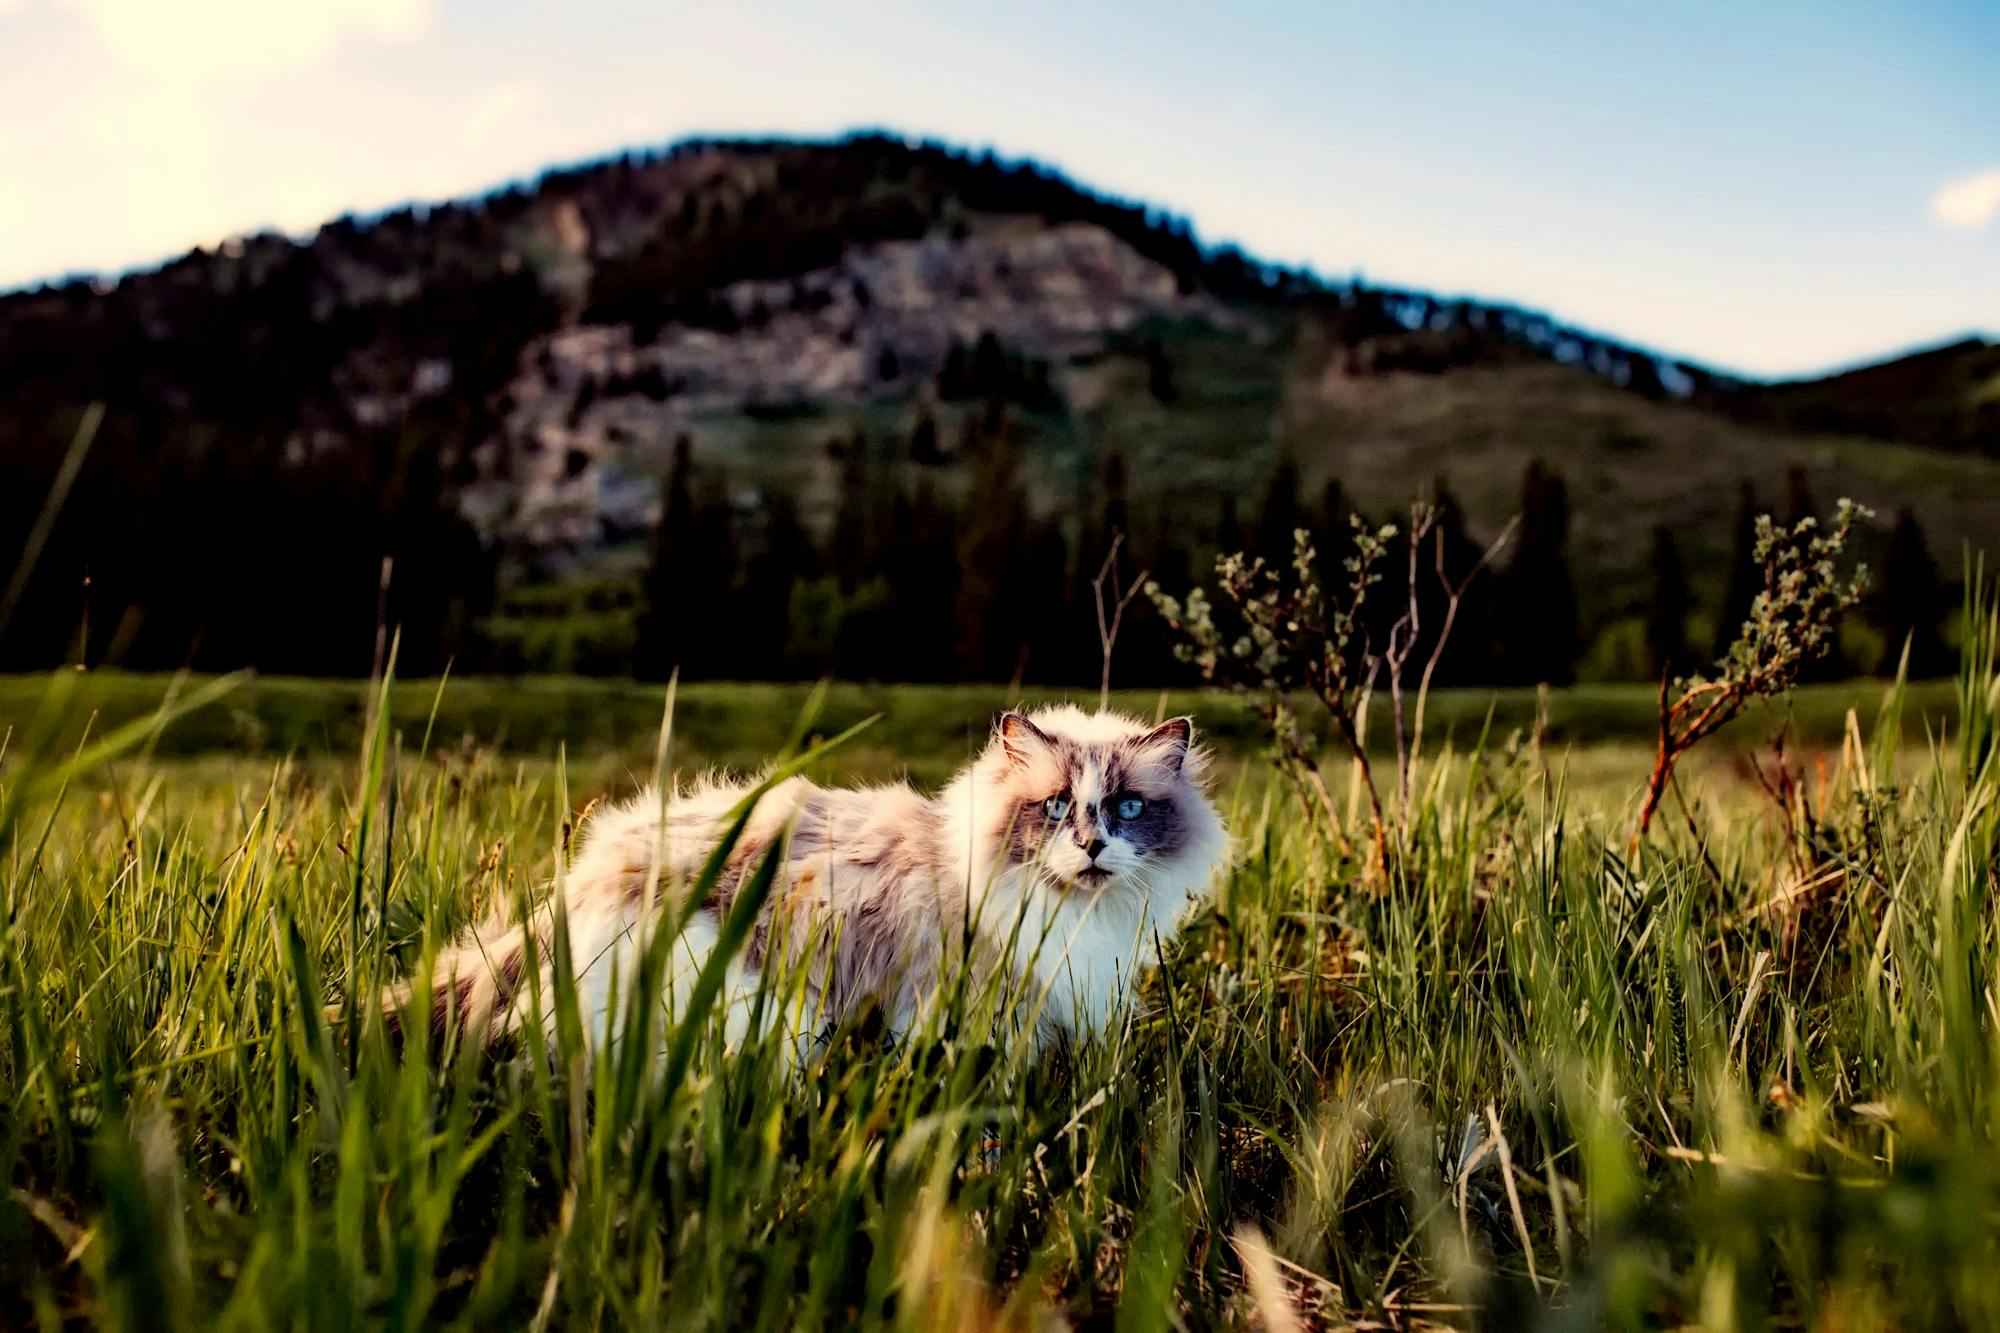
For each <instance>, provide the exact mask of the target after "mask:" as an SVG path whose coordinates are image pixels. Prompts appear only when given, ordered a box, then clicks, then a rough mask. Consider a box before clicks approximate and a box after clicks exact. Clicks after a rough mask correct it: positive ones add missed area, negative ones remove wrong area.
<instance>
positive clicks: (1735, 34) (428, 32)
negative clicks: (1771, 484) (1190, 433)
mask: <svg viewBox="0 0 2000 1333" xmlns="http://www.w3.org/2000/svg"><path fill="white" fill-rule="evenodd" d="M859 126H883V127H888V128H891V129H894V130H898V131H903V132H907V133H911V134H923V135H931V136H937V137H940V138H944V139H947V140H952V141H956V142H960V143H964V144H969V145H974V146H986V145H991V146H993V147H996V148H998V149H999V150H1001V151H1002V152H1005V153H1008V154H1017V155H1031V156H1034V157H1037V158H1040V159H1042V160H1045V161H1048V162H1051V163H1053V164H1055V165H1057V166H1059V167H1061V168H1063V169H1065V170H1066V171H1068V172H1070V173H1071V174H1072V175H1074V176H1075V177H1076V178H1077V179H1079V180H1081V181H1083V182H1085V183H1086V184H1090V185H1093V186H1096V187H1098V188H1102V189H1108V190H1112V191H1115V192H1118V193H1121V194H1126V195H1130V196H1132V197H1135V198H1139V199H1144V200H1146V201H1148V202H1152V203H1157V204H1159V205H1162V206H1165V207H1168V208H1171V209H1174V210H1176V211H1178V212H1182V213H1185V214H1187V215H1188V216H1189V217H1191V218H1192V219H1193V221H1194V223H1195V225H1196V227H1197V228H1198V229H1199V231H1200V233H1201V234H1202V236H1203V238H1204V239H1206V240H1209V241H1223V240H1229V241H1235V242H1238V243H1240V244H1242V245H1243V246H1244V247H1245V248H1246V249H1249V250H1251V251H1252V252H1253V253H1256V254H1259V255H1261V256H1264V257H1267V258H1270V259H1275V260H1281V261H1285V262H1289V263H1299V262H1303V263H1309V264H1311V265H1312V266H1314V267H1315V268H1317V269H1319V270H1321V271H1322V272H1325V273H1328V274H1334V275H1343V274H1347V273H1351V272H1354V271H1356V270H1359V271H1361V272H1363V273H1365V274H1366V275H1367V276H1369V277H1370V278H1372V279H1376V280H1379V281H1384V282H1394V283H1400V284H1407V285H1411V286H1419V287H1426V288H1430V289H1434V290H1438V291H1442V292H1446V293H1461V292H1463V293H1470V294H1476V295H1480V296H1486V297H1491V298H1497V299H1507V300H1515V301H1519V302H1521V303H1523V304H1526V305H1531V306H1535V307H1539V308H1542V309H1546V310H1548V311H1550V312H1551V313H1553V314H1555V315H1557V316H1558V317H1560V318H1563V319H1565V320H1568V321H1571V322H1574V323H1578V324H1582V325H1585V326H1587V327H1591V328H1595V329H1599V330H1602V331H1605V332H1608V333H1612V334H1615V335H1617V336H1620V337H1623V338H1627V339H1631V340H1634V341H1637V342H1641V343H1645V344H1648V345H1651V346H1655V347H1658V348H1660V349H1662V350H1664V351H1668V352H1672V353H1675V354H1679V355H1685V356H1691V357H1695V358H1697V359H1701V360H1705V361H1708V362H1711V363H1713V364H1716V365H1719V366H1722V367H1725V368H1731V369H1740V370H1744V371H1749V372H1757V373H1771V374H1778V373H1789V372H1800V371H1811V370H1818V369H1823V368H1826V367H1829V366H1833V365H1838V364H1842V363H1847V362H1853V361H1857V360H1861V359H1865V358H1869V357H1873V356H1876V355H1879V354H1882V353H1886V352H1889V351H1893V350H1898V349H1902V348H1906V347H1909V346H1911V345H1914V344H1917V343H1923V342H1931V341H1937V340H1940V339H1942V338H1945V337H1947V336H1950V335H1954V334H1957V333H1961V332H1965V331H1968V330H1984V331H1994V330H1996V329H2000V0H1979V2H1978V3H1974V2H1973V0H1956V2H1955V3H1926V4H1921V5H1907V4H1904V5H1897V4H1889V3H1858V2H1854V3H1847V2H1841V0H1819V3H1774V2H1767V3H1748V2H1740V3H1735V4H1720V3H1717V4H1666V3H1659V4H1637V3H1630V4H1628V3H1596V4H1578V3H1570V4H1554V3H1549V4H1538V3H1513V2H1511V0H1504V2H1503V0H1488V2H1486V3H1443V2H1442V0H1404V2H1403V3H1390V2H1389V0H1381V2H1379V3H1367V4H1359V3H1356V4H1293V5H1277V4H1261V5H1260V4H1235V5H1231V6H1227V7H1222V6H1206V7H1197V6H1193V5H1184V4H1166V3H1153V4H1145V5H1080V4H1046V3H1041V2H1040V0H1015V2H1014V3H1009V4H1005V5H993V4H980V5H944V4H930V5H922V6H914V5H890V4H873V3H869V4H843V5H838V6H835V5H826V4H814V5H751V4H744V5H730V6H719V5H714V6H710V5H704V6H691V5H681V4H666V3H648V4H641V3H619V2H617V0H605V2H601V3H572V4H568V5H555V4H542V3H527V2H526V0H513V2H506V3H493V2H490V0H489V3H470V2H469V0H322V2H321V3H307V2H306V0H292V3H289V4H283V5H279V4H271V3H268V0H177V2H176V3H173V4H162V3H159V2H158V0H0V286H5V285H14V284H19V283H24V282H28V281H33V280H35V279H38V278H42V277H45V276H48V275H51V274H55V273H59V272H64V271H71V270H84V269H105V270H115V269H118V268H121V267H125V266H128V265H132V264H138V263H145V262H151V261H154V260H157V259H159V258H161V257H163V256H165V255H168V254H171V253H175V252H178V251H179V250H181V249H184V248H186V247H187V246H189V245H193V244H198V243H199V244H210V243H213V242H215V241H217V240H219V239H221V238H223V237H224V236H227V235H229V234H231V233H234V232H239V231H245V230H252V229H255V228H257V227H260V226H264V225H277V226H280V227H283V228H285V229H288V230H293V231H304V230H309V229H310V228H311V227H312V226H313V225H315V224H316V223H318V222H319V221H322V220H324V219H325V218H326V217H329V216H332V215H334V214H337V213H339V212H342V211H345V210H349V209H356V210H372V209H377V208H381V207H384V206H387V205H390V204H394V203H398V202H402V201H405V200H409V199H412V198H443V197H448V196H452V195H456V194H461V193H466V192H470V191H476V190H479V189H483V188H486V187H489V186H492V185H494V184H497V183H499V182H502V181H505V180H508V179H511V178H515V177H519V176H522V175H525V174H530V173H532V172H534V171H535V170H537V169H539V168H540V167H542V166H545V165H548V164H550V163H553V162H559V161H565V160H573V159H576V158H580V157H587V156H593V155H597V154H601V153H606V152H610V151H613V150H616V149H618V148H621V147H625V146H629V145H634V144H648V143H659V142H663V141H666V140H671V139H673V138H677V137H680V136H682V135H686V134H689V133H695V132H705V133H720V134H734V133H769V132H776V133H788V134H823V133H830V132H837V131H841V130H845V129H849V128H854V127H859Z"/></svg>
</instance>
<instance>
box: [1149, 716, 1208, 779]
mask: <svg viewBox="0 0 2000 1333" xmlns="http://www.w3.org/2000/svg"><path fill="white" fill-rule="evenodd" d="M1193 748H1194V719H1193V718H1188V717H1170V718H1168V719H1167V720H1166V721H1165V722H1162V723H1161V724H1160V725H1159V726H1157V727H1154V728H1153V729H1152V730H1151V731H1149V732H1147V733H1146V734H1145V735H1144V736H1141V737H1140V738H1139V751H1140V753H1142V754H1144V755H1145V756H1146V758H1148V759H1150V760H1152V761H1153V762H1154V763H1157V764H1160V765H1162V766H1164V767H1165V768H1166V769H1167V771H1168V772H1170V773H1179V772H1180V771H1181V765H1182V764H1184V763H1186V762H1187V757H1188V751H1189V750H1191V749H1193Z"/></svg>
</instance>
